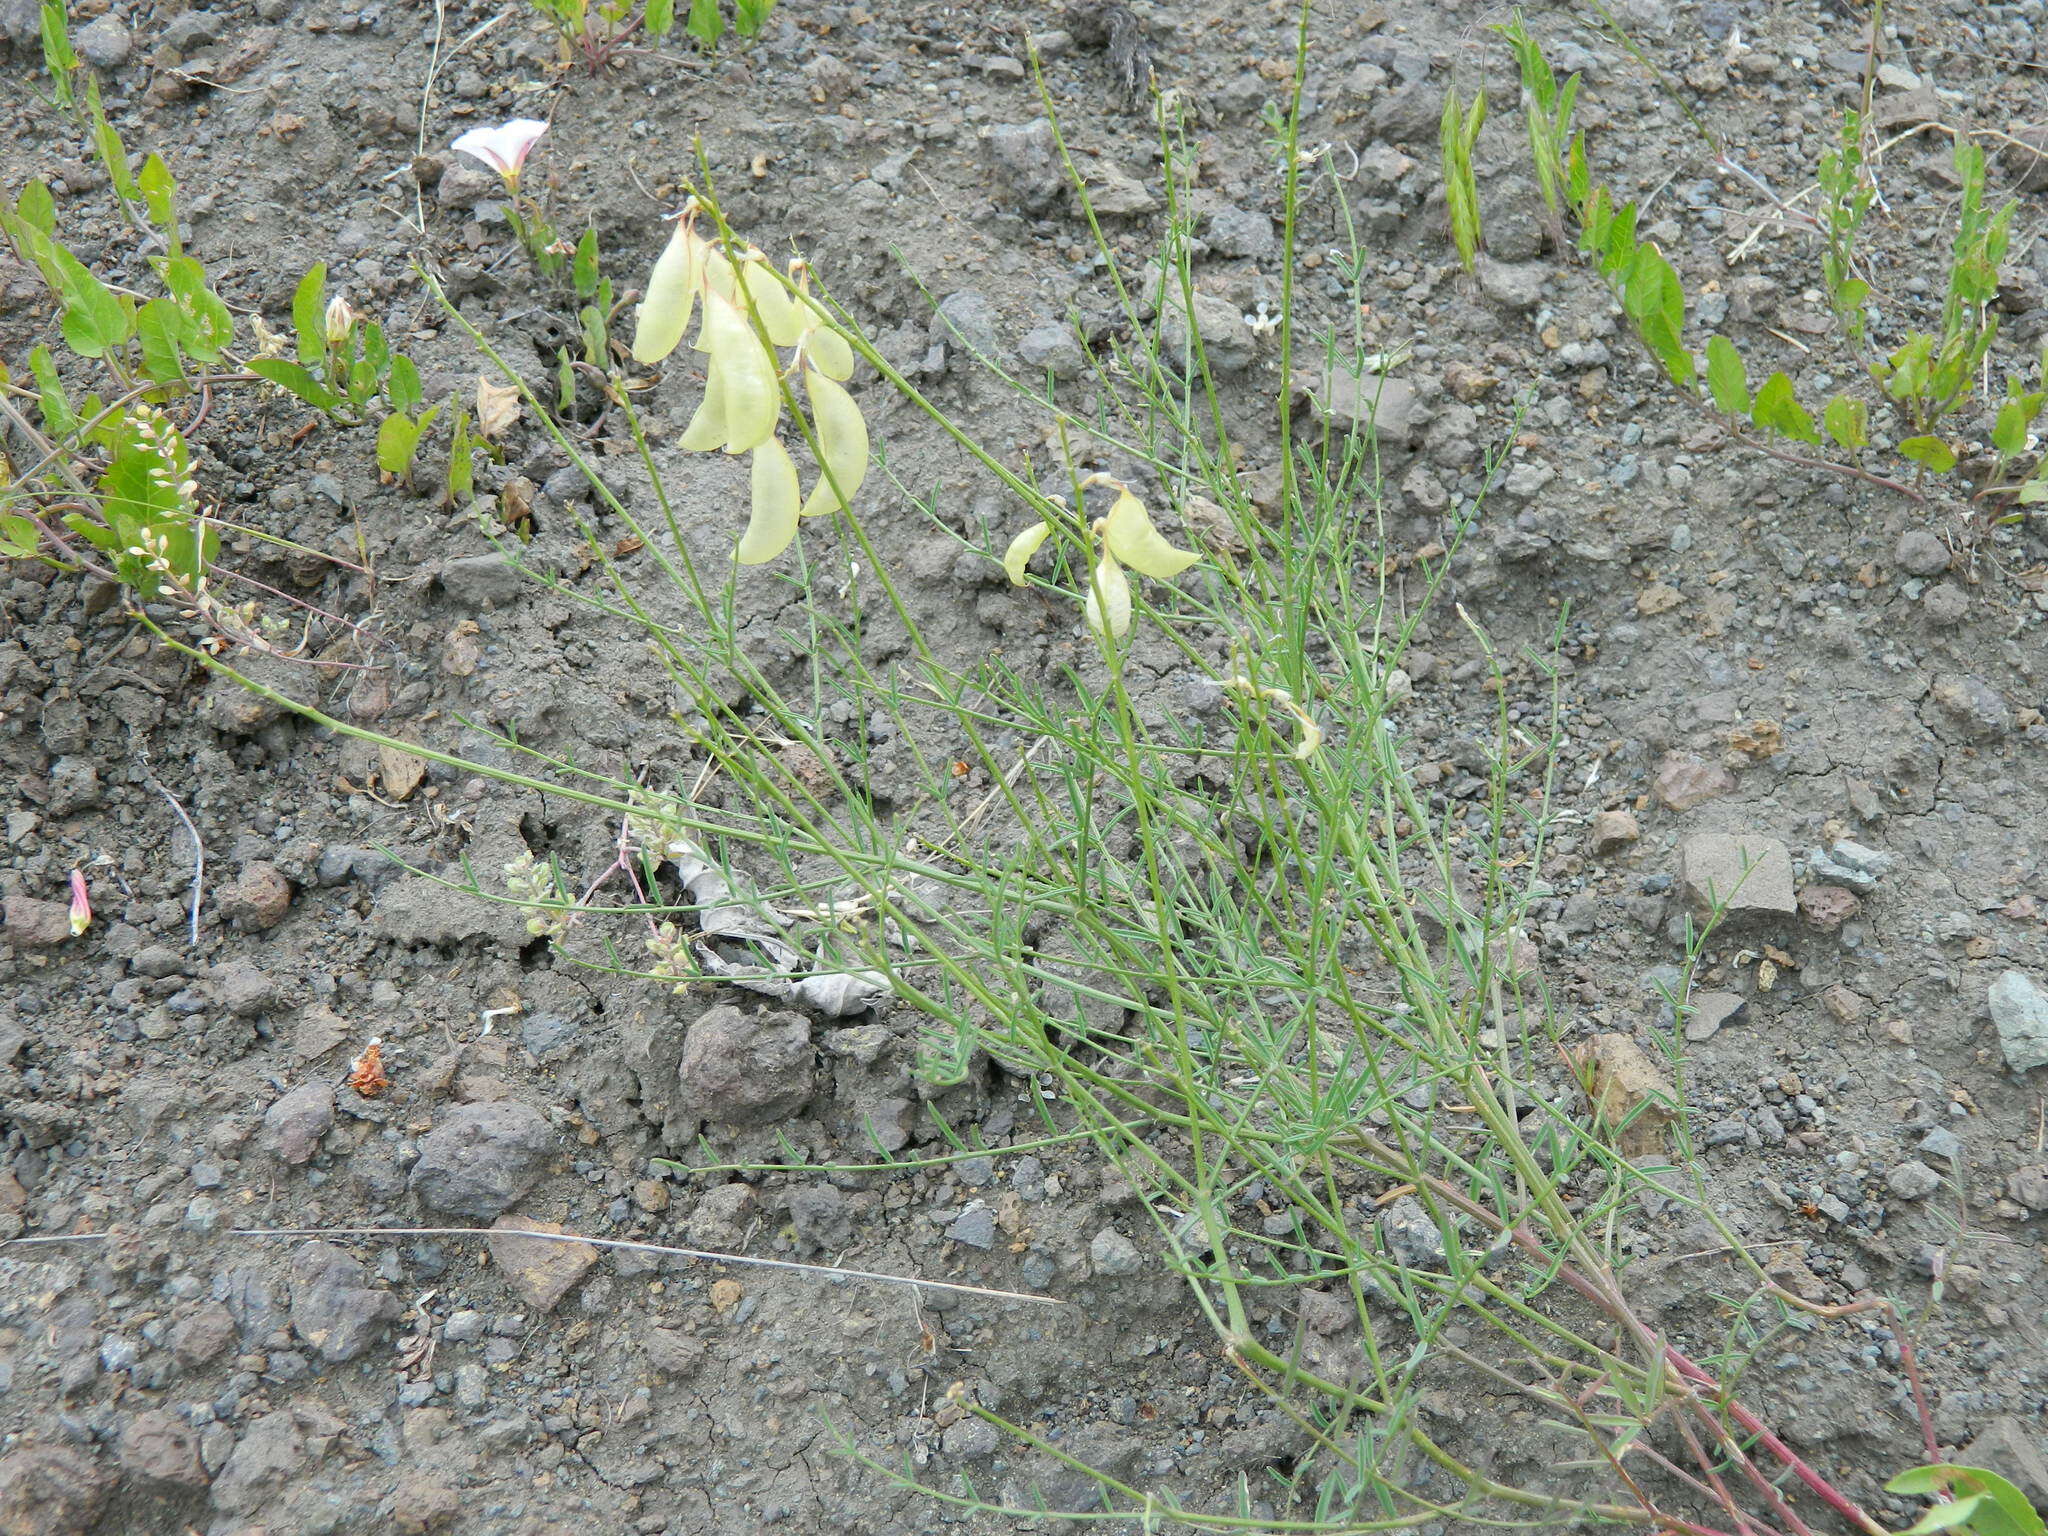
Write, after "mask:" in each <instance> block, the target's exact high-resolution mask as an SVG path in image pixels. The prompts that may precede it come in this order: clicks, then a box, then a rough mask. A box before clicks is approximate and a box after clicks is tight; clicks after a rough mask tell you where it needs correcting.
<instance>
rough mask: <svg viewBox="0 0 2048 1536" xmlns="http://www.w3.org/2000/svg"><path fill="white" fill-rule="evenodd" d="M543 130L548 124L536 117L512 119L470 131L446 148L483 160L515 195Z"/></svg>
mask: <svg viewBox="0 0 2048 1536" xmlns="http://www.w3.org/2000/svg"><path fill="white" fill-rule="evenodd" d="M547 131H548V125H547V124H546V123H543V122H541V121H540V120H538V119H537V118H531V117H515V118H513V119H512V121H510V122H509V123H501V124H499V125H498V126H497V127H496V128H472V129H470V130H469V132H467V133H465V134H464V135H462V137H461V138H459V139H457V140H456V141H455V142H454V143H453V144H452V145H450V146H449V147H450V148H451V149H453V150H454V151H455V152H456V153H457V154H459V155H469V156H472V157H473V158H475V159H478V160H481V161H483V163H484V164H485V165H488V166H489V167H490V168H491V169H492V170H494V171H496V172H497V173H498V174H499V175H500V176H501V177H503V178H504V181H505V185H506V187H507V188H509V189H511V190H512V191H515V192H516V191H517V190H518V189H519V172H520V170H521V168H522V167H524V166H525V164H526V157H527V156H528V155H530V154H532V153H533V146H534V145H535V144H536V143H538V142H539V141H540V136H541V135H542V134H544V133H546V132H547Z"/></svg>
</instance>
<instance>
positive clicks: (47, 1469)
mask: <svg viewBox="0 0 2048 1536" xmlns="http://www.w3.org/2000/svg"><path fill="white" fill-rule="evenodd" d="M112 1489H113V1479H112V1478H110V1477H108V1476H107V1474H106V1473H104V1472H102V1471H101V1470H100V1469H99V1468H98V1467H97V1466H95V1465H94V1464H93V1462H92V1461H91V1459H90V1458H88V1457H86V1456H82V1455H80V1454H79V1453H78V1452H77V1451H73V1450H69V1449H67V1448H65V1447H63V1446H58V1445H34V1444H30V1445H23V1446H19V1447H17V1448H16V1449H14V1450H12V1451H9V1452H8V1453H7V1454H6V1455H5V1456H0V1536H82V1533H84V1532H86V1531H89V1530H91V1529H92V1528H93V1526H94V1524H95V1523H96V1522H97V1521H98V1520H99V1517H100V1511H101V1510H102V1509H104V1508H105V1507H106V1503H107V1495H108V1494H109V1493H110V1492H111V1491H112Z"/></svg>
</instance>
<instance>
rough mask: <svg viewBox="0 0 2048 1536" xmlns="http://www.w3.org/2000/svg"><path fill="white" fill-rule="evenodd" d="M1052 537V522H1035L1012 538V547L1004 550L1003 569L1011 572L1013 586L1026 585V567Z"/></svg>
mask: <svg viewBox="0 0 2048 1536" xmlns="http://www.w3.org/2000/svg"><path fill="white" fill-rule="evenodd" d="M1051 537H1052V524H1051V523H1033V524H1032V525H1031V526H1030V527H1029V528H1026V529H1025V530H1024V531H1023V532H1022V533H1020V534H1018V535H1017V537H1015V538H1014V539H1012V540H1010V547H1009V548H1008V549H1006V550H1004V551H1003V570H1004V571H1005V572H1007V573H1008V574H1009V578H1010V582H1011V584H1012V585H1013V586H1019V587H1021V586H1023V585H1024V567H1025V566H1027V565H1029V564H1030V563H1031V557H1032V556H1033V555H1035V554H1037V553H1038V551H1039V549H1040V548H1041V547H1042V546H1043V545H1044V543H1045V541H1046V540H1047V539H1049V538H1051Z"/></svg>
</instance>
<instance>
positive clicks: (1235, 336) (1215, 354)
mask: <svg viewBox="0 0 2048 1536" xmlns="http://www.w3.org/2000/svg"><path fill="white" fill-rule="evenodd" d="M1193 313H1194V324H1193V326H1192V327H1190V326H1189V324H1188V314H1189V309H1188V303H1187V297H1186V295H1184V294H1182V293H1181V292H1180V291H1179V290H1178V288H1177V286H1176V285H1174V284H1173V283H1171V282H1169V283H1168V284H1167V285H1166V291H1165V294H1164V296H1163V300H1162V303H1161V305H1160V317H1159V347H1160V352H1161V353H1162V358H1161V361H1163V362H1164V363H1165V364H1166V366H1167V367H1169V368H1173V369H1176V370H1185V369H1190V368H1192V367H1193V366H1194V361H1193V349H1194V338H1195V336H1196V335H1197V334H1199V335H1200V336H1201V338H1202V353H1203V356H1205V357H1206V358H1207V359H1208V362H1209V367H1210V369H1211V370H1212V371H1214V372H1216V373H1226V374H1227V373H1242V372H1244V370H1245V369H1247V368H1249V367H1250V366H1251V365H1252V359H1253V358H1255V357H1256V356H1257V355H1258V343H1257V340H1256V338H1254V337H1253V335H1252V332H1251V327H1250V326H1248V325H1246V324H1245V323H1244V315H1243V313H1242V312H1241V311H1240V310H1239V309H1238V307H1237V306H1236V305H1235V304H1232V303H1231V302H1230V301H1229V300H1227V299H1220V298H1218V297H1217V296H1216V295H1215V294H1213V293H1203V292H1201V291H1199V290H1197V291H1196V293H1195V295H1194V305H1193Z"/></svg>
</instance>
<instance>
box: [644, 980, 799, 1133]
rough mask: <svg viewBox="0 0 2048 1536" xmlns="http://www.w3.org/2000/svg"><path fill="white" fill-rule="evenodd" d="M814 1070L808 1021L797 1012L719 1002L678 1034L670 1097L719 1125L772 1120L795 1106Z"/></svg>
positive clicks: (686, 1110) (690, 1113) (692, 1113)
mask: <svg viewBox="0 0 2048 1536" xmlns="http://www.w3.org/2000/svg"><path fill="white" fill-rule="evenodd" d="M816 1073H817V1068H816V1062H815V1059H814V1053H813V1051H812V1049H811V1026H810V1022H809V1021H808V1020H807V1019H805V1018H803V1017H802V1016H801V1015H800V1014H795V1013H787V1012H777V1013H765V1014H758V1015H752V1014H745V1013H741V1012H740V1011H739V1009H737V1008H734V1007H730V1006H728V1005H720V1006H719V1007H716V1008H713V1009H711V1010H710V1011H708V1012H707V1013H706V1014H705V1015H704V1016H703V1017H702V1018H700V1019H699V1020H697V1022H696V1023H694V1024H692V1025H691V1026H690V1032H689V1034H688V1035H687V1036H686V1037H685V1038H684V1041H683V1056H682V1061H681V1063H680V1064H679V1065H678V1067H677V1073H676V1076H677V1087H676V1095H675V1105H676V1108H677V1109H678V1110H679V1111H680V1112H681V1113H683V1114H685V1115H687V1116H690V1117H693V1118H695V1119H698V1120H710V1121H713V1122H715V1123H717V1124H720V1125H772V1124H773V1123H775V1122H776V1121H778V1120H784V1119H787V1118H788V1117H789V1116H791V1115H793V1114H795V1113H796V1112H797V1111H798V1110H799V1109H801V1108H803V1106H804V1104H805V1102H806V1101H807V1100H809V1098H810V1096H811V1092H812V1089H813V1087H814V1086H815V1083H816Z"/></svg>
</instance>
